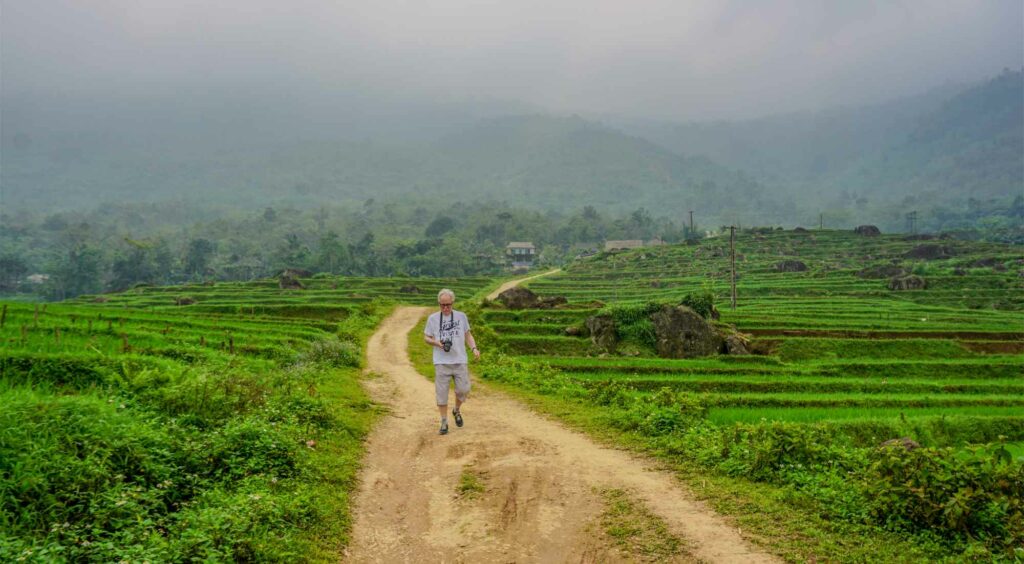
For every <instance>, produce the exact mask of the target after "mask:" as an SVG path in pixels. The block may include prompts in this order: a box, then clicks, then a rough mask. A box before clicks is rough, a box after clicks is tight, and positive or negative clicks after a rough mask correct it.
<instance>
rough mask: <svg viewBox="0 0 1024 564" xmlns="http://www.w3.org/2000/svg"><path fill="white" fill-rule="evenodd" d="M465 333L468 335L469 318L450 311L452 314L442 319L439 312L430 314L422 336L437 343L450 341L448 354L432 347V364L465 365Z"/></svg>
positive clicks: (459, 312) (466, 360) (466, 359)
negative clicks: (437, 341) (433, 339)
mask: <svg viewBox="0 0 1024 564" xmlns="http://www.w3.org/2000/svg"><path fill="white" fill-rule="evenodd" d="M466 333H469V318H467V317H466V314H465V313H462V312H461V311H456V310H452V314H451V315H445V316H444V318H442V317H441V312H440V311H435V312H434V313H432V314H430V317H428V318H427V326H426V327H424V328H423V334H424V335H426V336H428V337H433V338H435V339H437V340H439V341H445V340H447V339H451V340H452V349H451V350H450V351H448V352H444V349H442V348H440V347H434V364H467V363H468V362H469V358H468V357H467V356H466Z"/></svg>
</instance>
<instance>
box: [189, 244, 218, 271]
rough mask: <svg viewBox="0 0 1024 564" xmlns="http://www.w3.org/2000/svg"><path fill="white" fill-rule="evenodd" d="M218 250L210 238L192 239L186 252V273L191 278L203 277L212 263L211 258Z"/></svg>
mask: <svg viewBox="0 0 1024 564" xmlns="http://www.w3.org/2000/svg"><path fill="white" fill-rule="evenodd" d="M216 252H217V245H216V243H214V242H213V241H210V240H209V239H203V238H199V239H192V240H191V241H189V243H188V250H187V251H186V252H185V274H187V275H188V276H189V277H191V278H196V277H202V276H203V275H204V274H206V269H207V268H208V267H209V265H210V259H212V258H213V255H214V253H216Z"/></svg>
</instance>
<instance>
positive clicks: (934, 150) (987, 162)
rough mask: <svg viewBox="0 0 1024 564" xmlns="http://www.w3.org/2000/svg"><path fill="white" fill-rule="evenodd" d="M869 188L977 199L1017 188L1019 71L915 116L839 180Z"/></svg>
mask: <svg viewBox="0 0 1024 564" xmlns="http://www.w3.org/2000/svg"><path fill="white" fill-rule="evenodd" d="M841 180H842V181H843V182H844V183H846V184H849V185H864V184H866V185H867V186H873V187H874V189H875V192H876V193H886V192H889V193H896V194H905V195H914V196H916V197H918V198H921V197H922V196H938V195H945V196H946V197H947V198H948V195H949V194H956V195H959V196H960V197H962V198H974V199H978V200H982V199H989V198H1007V197H1013V196H1016V195H1020V194H1021V192H1022V190H1024V74H1022V73H1021V72H1020V71H1017V72H1009V71H1007V72H1004V73H1003V74H1001V75H1000V76H998V77H996V78H994V79H992V80H990V81H988V82H987V83H984V84H981V85H978V86H975V87H973V88H970V89H969V90H967V91H965V92H963V93H961V94H959V95H958V96H955V97H953V98H952V99H950V100H949V101H947V102H946V103H945V104H943V105H942V106H941V107H940V108H939V109H937V110H935V111H933V112H930V113H928V114H925V115H924V116H922V117H921V118H920V119H918V120H917V121H916V122H915V124H914V127H913V129H911V130H910V132H909V133H908V134H907V135H906V136H905V138H904V139H903V141H902V142H901V143H899V144H896V145H894V146H892V147H890V148H888V149H887V150H886V151H885V152H884V153H883V154H882V155H881V156H879V157H876V158H874V159H870V158H869V159H865V160H864V162H863V163H861V164H860V165H859V166H857V167H855V168H853V169H851V170H849V171H848V172H847V175H846V176H844V177H843V178H842V179H841Z"/></svg>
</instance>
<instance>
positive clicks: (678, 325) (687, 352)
mask: <svg viewBox="0 0 1024 564" xmlns="http://www.w3.org/2000/svg"><path fill="white" fill-rule="evenodd" d="M651 321H652V322H654V334H655V336H656V338H657V345H656V346H657V349H658V355H659V356H662V357H668V358H693V357H698V356H708V355H713V354H718V352H719V351H720V350H722V346H723V345H724V341H725V340H724V339H723V338H722V336H721V335H719V334H718V333H717V332H715V329H714V327H712V326H711V324H710V323H708V322H707V321H706V320H705V319H704V318H703V317H701V316H700V314H699V313H697V312H695V311H693V310H692V309H690V308H688V307H686V306H670V305H666V306H664V307H662V308H661V309H660V310H658V311H657V312H655V313H654V314H652V315H651Z"/></svg>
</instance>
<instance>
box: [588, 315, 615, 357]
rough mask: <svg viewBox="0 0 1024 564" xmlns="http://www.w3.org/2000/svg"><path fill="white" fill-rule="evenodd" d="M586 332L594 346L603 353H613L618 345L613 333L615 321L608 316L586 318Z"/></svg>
mask: <svg viewBox="0 0 1024 564" xmlns="http://www.w3.org/2000/svg"><path fill="white" fill-rule="evenodd" d="M586 325H587V331H590V340H591V342H593V343H594V346H595V347H597V348H599V349H601V350H602V351H604V352H615V347H616V346H617V345H618V343H619V338H618V335H616V333H615V320H614V319H612V316H610V315H594V316H591V317H588V318H587V323H586Z"/></svg>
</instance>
